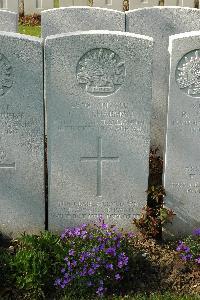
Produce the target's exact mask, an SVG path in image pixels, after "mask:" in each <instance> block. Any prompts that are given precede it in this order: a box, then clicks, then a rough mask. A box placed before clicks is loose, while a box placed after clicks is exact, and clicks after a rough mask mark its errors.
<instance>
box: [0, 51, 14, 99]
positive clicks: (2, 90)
mask: <svg viewBox="0 0 200 300" xmlns="http://www.w3.org/2000/svg"><path fill="white" fill-rule="evenodd" d="M12 84H13V69H12V67H11V65H10V62H9V61H8V59H7V58H6V57H5V56H4V55H3V54H1V53H0V96H3V95H4V94H6V93H7V92H8V90H9V89H10V88H11V87H12Z"/></svg>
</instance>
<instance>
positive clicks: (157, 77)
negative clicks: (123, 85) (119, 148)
mask: <svg viewBox="0 0 200 300" xmlns="http://www.w3.org/2000/svg"><path fill="white" fill-rule="evenodd" d="M198 28H199V29H200V10H198V9H195V8H194V9H192V8H182V7H153V8H144V9H137V10H134V11H130V12H127V13H126V30H127V31H129V32H134V33H138V34H144V35H148V36H151V37H153V39H154V59H153V91H152V98H153V111H152V122H151V144H152V145H155V146H158V147H159V148H160V150H161V152H162V151H163V149H164V144H165V131H166V120H167V99H168V88H169V53H168V44H169V36H170V35H173V34H176V33H181V32H187V31H191V30H197V29H198Z"/></svg>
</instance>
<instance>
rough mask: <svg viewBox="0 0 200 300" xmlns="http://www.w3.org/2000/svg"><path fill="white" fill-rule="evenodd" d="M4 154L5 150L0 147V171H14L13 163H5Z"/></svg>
mask: <svg viewBox="0 0 200 300" xmlns="http://www.w3.org/2000/svg"><path fill="white" fill-rule="evenodd" d="M5 160H6V152H5V150H4V149H3V148H2V147H1V148H0V169H15V168H16V165H15V162H14V163H11V164H9V163H6V162H5Z"/></svg>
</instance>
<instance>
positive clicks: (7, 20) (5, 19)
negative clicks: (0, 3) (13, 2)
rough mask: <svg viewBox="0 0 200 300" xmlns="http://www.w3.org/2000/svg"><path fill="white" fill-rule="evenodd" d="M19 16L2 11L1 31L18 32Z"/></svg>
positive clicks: (0, 19)
mask: <svg viewBox="0 0 200 300" xmlns="http://www.w3.org/2000/svg"><path fill="white" fill-rule="evenodd" d="M17 30H18V15H17V14H16V13H14V12H10V11H5V10H0V31H7V32H10V31H11V32H17Z"/></svg>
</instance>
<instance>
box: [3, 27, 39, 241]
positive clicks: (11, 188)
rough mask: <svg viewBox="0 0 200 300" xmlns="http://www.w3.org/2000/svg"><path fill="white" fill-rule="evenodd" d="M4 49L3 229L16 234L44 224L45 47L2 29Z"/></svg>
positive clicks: (33, 229) (36, 231)
mask: <svg viewBox="0 0 200 300" xmlns="http://www.w3.org/2000/svg"><path fill="white" fill-rule="evenodd" d="M0 49H1V50H0V62H1V72H0V98H1V99H0V100H1V101H0V208H1V209H0V220H1V222H0V232H1V233H3V234H5V235H7V236H10V237H14V236H19V234H20V233H23V232H27V233H39V232H40V231H41V230H43V229H44V222H45V208H44V203H45V201H44V109H43V46H42V40H40V39H37V38H32V37H28V36H25V35H20V34H14V33H10V34H9V33H5V32H1V33H0ZM33 58H34V59H33Z"/></svg>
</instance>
